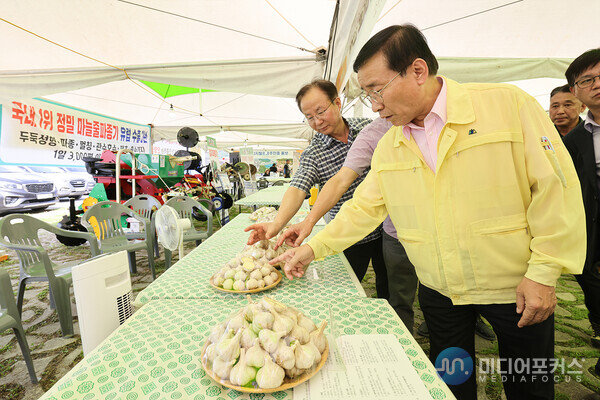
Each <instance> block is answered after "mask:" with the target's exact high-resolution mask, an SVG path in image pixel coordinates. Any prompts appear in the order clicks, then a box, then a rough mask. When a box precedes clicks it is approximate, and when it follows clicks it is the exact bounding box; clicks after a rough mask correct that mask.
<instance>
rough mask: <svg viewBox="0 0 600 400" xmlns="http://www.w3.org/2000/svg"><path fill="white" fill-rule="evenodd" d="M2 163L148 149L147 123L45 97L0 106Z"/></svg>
mask: <svg viewBox="0 0 600 400" xmlns="http://www.w3.org/2000/svg"><path fill="white" fill-rule="evenodd" d="M0 115H1V118H0V162H1V163H5V164H21V165H23V164H25V165H27V164H41V165H77V166H83V158H84V157H98V158H99V157H100V156H101V154H102V152H103V151H104V150H112V151H118V150H120V149H125V148H127V149H131V150H132V151H133V152H135V153H150V127H149V126H148V125H141V124H136V123H133V122H127V121H123V120H120V119H116V118H111V117H108V116H105V115H100V114H95V113H91V112H88V111H85V110H81V109H78V108H73V107H69V106H65V105H62V104H59V103H55V102H51V101H48V100H41V99H35V100H34V99H32V100H26V101H13V102H12V103H3V104H1V105H0Z"/></svg>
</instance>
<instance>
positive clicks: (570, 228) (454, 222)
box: [280, 25, 585, 399]
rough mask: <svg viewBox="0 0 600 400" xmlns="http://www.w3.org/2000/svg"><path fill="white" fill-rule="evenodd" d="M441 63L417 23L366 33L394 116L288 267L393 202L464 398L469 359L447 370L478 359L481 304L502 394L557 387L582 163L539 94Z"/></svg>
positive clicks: (348, 236)
mask: <svg viewBox="0 0 600 400" xmlns="http://www.w3.org/2000/svg"><path fill="white" fill-rule="evenodd" d="M437 67H438V64H437V60H436V59H435V57H434V56H433V54H432V53H431V51H430V49H429V47H428V46H427V43H426V41H425V38H424V37H423V35H422V33H421V32H420V31H419V30H418V29H417V28H415V27H414V26H411V25H403V26H392V27H389V28H386V29H384V30H383V31H381V32H379V33H377V34H376V35H375V36H374V37H372V38H371V39H370V40H369V41H368V42H367V43H366V44H365V45H364V47H363V48H362V49H361V51H360V53H359V54H358V56H357V59H356V61H355V63H354V70H355V71H357V72H358V80H359V83H360V84H361V86H362V88H363V89H364V91H365V93H364V95H363V99H364V100H365V101H366V102H367V103H369V104H370V105H371V106H372V109H373V111H375V112H378V113H379V115H380V116H381V117H382V118H385V119H387V120H389V121H391V122H392V124H393V125H394V127H392V128H391V129H390V131H388V133H387V134H386V135H385V136H384V137H383V138H382V139H381V140H380V142H379V144H378V146H377V149H376V150H375V153H374V155H373V159H372V164H371V172H370V173H369V174H368V176H367V177H366V178H365V180H364V182H363V183H362V184H361V185H360V186H359V187H358V188H357V190H356V192H355V193H354V197H353V198H352V199H351V200H349V201H348V202H346V203H345V204H344V206H343V207H342V209H341V211H340V213H339V214H338V215H337V217H336V219H335V220H334V221H332V222H331V223H330V224H328V225H327V227H326V228H325V229H324V230H323V231H321V232H320V233H319V234H317V235H316V236H315V237H314V238H313V239H312V240H310V241H309V242H308V243H307V244H306V245H303V246H301V247H298V248H296V249H292V250H289V251H288V252H287V253H286V254H284V255H282V256H281V257H280V260H285V261H286V264H285V267H284V270H285V273H286V275H287V276H288V278H290V279H292V278H293V277H301V276H302V275H303V274H304V271H305V269H306V267H307V266H308V263H310V261H312V260H313V259H314V258H315V257H316V258H320V257H324V256H326V255H329V254H333V253H337V252H340V251H342V250H344V249H345V248H346V247H348V246H349V245H351V244H352V243H354V242H356V241H358V240H359V239H361V238H362V237H364V236H365V234H367V233H368V232H371V231H372V230H373V229H374V228H375V227H376V226H378V225H379V224H380V223H381V222H382V221H383V220H384V219H385V217H386V216H387V215H388V214H389V216H390V218H391V219H392V222H393V223H394V226H395V227H396V229H397V231H398V239H399V240H400V242H402V245H403V246H404V248H405V249H406V252H407V254H408V256H409V258H410V260H411V261H412V263H413V264H414V266H415V270H416V272H417V275H418V277H419V281H420V286H419V302H420V305H421V309H422V311H423V314H424V316H425V320H426V322H427V324H428V326H429V330H430V343H431V352H430V358H431V360H432V362H434V364H436V367H437V368H438V371H440V374H441V375H442V376H443V378H444V380H445V381H446V383H448V384H449V386H450V388H451V390H452V391H453V393H454V394H455V395H456V396H457V398H459V399H475V398H476V381H475V374H474V373H473V368H472V367H471V369H470V371H469V370H466V371H465V370H459V369H458V368H456V370H458V371H452V370H450V369H449V370H444V368H445V367H447V366H453V365H454V363H453V362H452V361H453V359H454V358H453V357H460V358H461V360H464V359H465V357H469V356H470V357H471V361H474V360H475V345H474V338H473V329H474V322H475V317H476V315H477V313H480V314H481V315H482V316H484V317H485V318H486V319H487V320H488V321H489V322H490V324H491V325H492V327H493V328H494V331H495V333H496V335H497V337H498V344H499V349H500V366H501V370H500V371H496V372H501V373H502V375H503V382H504V389H505V393H506V396H507V398H508V399H517V398H518V399H553V398H554V380H553V376H552V372H551V371H553V367H555V366H554V365H553V361H554V360H553V358H554V315H553V312H554V308H555V306H556V295H555V290H554V287H555V285H556V281H557V279H558V277H559V276H560V274H561V273H573V274H578V273H581V270H582V267H583V262H584V259H585V219H584V210H583V204H582V199H581V191H580V187H579V181H578V179H577V175H576V173H575V170H574V167H573V163H572V161H571V159H570V157H569V154H568V153H567V152H566V150H565V148H564V146H563V144H562V141H561V139H560V137H559V135H558V133H557V132H556V129H554V126H553V125H552V122H551V121H550V119H549V118H548V116H547V115H546V113H545V112H544V110H543V109H542V108H541V107H540V105H539V104H538V103H537V102H536V100H535V99H533V98H532V97H531V96H529V95H527V94H526V93H524V92H523V91H521V90H519V89H518V88H516V87H514V86H510V85H503V84H464V85H463V84H458V83H457V82H454V81H452V80H450V79H447V78H444V77H442V76H436V73H437ZM445 359H446V360H445ZM523 365H528V367H527V368H523V367H522V366H523Z"/></svg>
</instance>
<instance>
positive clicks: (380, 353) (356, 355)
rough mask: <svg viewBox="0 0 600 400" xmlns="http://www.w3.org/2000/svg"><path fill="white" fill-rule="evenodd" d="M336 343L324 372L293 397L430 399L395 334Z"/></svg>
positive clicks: (346, 338) (305, 399)
mask: <svg viewBox="0 0 600 400" xmlns="http://www.w3.org/2000/svg"><path fill="white" fill-rule="evenodd" d="M330 340H331V339H330ZM335 344H336V346H331V342H330V351H329V357H328V359H327V362H326V363H325V365H324V366H323V368H322V369H321V371H319V372H318V373H317V374H315V376H313V377H312V378H311V379H309V380H308V381H306V382H305V383H303V384H301V385H298V386H296V387H295V388H294V400H334V399H336V400H337V399H346V400H359V399H360V400H369V399H373V400H392V399H406V400H418V399H431V395H430V394H429V392H428V391H427V389H426V388H425V385H424V384H423V382H422V381H421V378H420V377H419V375H418V374H417V372H416V371H415V369H414V367H413V366H412V364H411V363H410V361H409V359H408V357H407V356H406V354H405V353H404V349H403V348H402V345H401V344H400V343H399V342H398V338H396V337H395V336H394V335H346V336H340V337H338V338H337V340H336V343H335Z"/></svg>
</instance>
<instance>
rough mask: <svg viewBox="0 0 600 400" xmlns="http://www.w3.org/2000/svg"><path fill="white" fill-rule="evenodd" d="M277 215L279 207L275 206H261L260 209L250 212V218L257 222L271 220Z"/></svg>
mask: <svg viewBox="0 0 600 400" xmlns="http://www.w3.org/2000/svg"><path fill="white" fill-rule="evenodd" d="M275 215H277V209H276V208H275V207H261V208H259V209H258V210H256V211H254V212H253V213H252V214H250V217H249V218H250V220H251V221H256V222H271V221H273V220H274V219H275Z"/></svg>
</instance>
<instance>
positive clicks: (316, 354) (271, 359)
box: [203, 297, 327, 389]
mask: <svg viewBox="0 0 600 400" xmlns="http://www.w3.org/2000/svg"><path fill="white" fill-rule="evenodd" d="M249 301H250V304H248V305H247V306H246V307H244V308H243V309H241V310H240V311H238V312H236V313H234V314H233V315H231V316H230V317H229V318H228V319H227V320H225V321H224V322H222V323H221V324H219V325H217V326H215V327H214V328H213V330H212V332H211V333H210V336H209V337H208V340H209V344H208V346H207V347H206V352H205V354H204V359H203V363H204V364H205V365H206V366H208V367H209V368H210V369H211V370H212V372H213V373H214V374H215V375H216V376H218V377H219V378H221V379H222V380H228V381H229V382H231V384H233V385H236V386H242V387H248V388H260V389H273V388H277V387H279V386H281V385H282V384H283V381H284V378H285V377H286V376H287V377H288V378H297V377H299V376H300V375H302V374H304V373H306V372H308V371H311V370H313V368H315V367H316V366H317V365H318V364H319V362H320V361H321V357H322V355H323V351H324V350H325V348H326V347H327V338H326V337H325V335H324V333H323V331H324V329H325V326H327V322H326V321H323V323H322V324H321V326H320V327H319V328H318V329H317V327H316V326H315V324H314V323H313V322H312V320H311V319H310V318H308V317H306V316H305V315H304V314H302V313H301V312H300V311H298V310H297V309H295V308H293V307H289V306H286V305H284V304H281V303H279V302H277V301H275V300H273V299H270V298H268V297H264V298H263V299H262V300H261V301H260V302H258V303H252V302H251V300H250V299H249Z"/></svg>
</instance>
